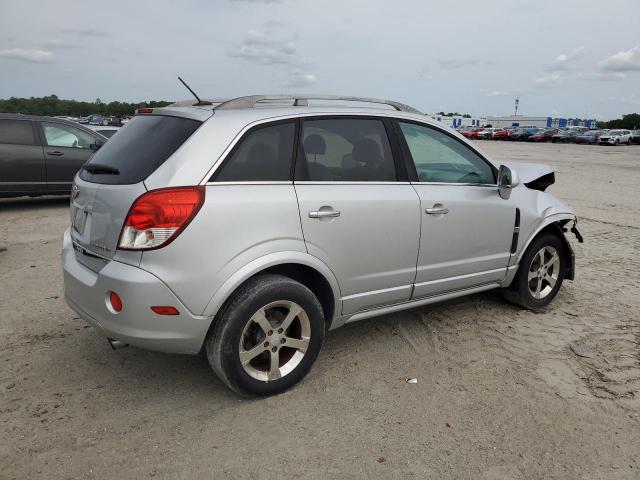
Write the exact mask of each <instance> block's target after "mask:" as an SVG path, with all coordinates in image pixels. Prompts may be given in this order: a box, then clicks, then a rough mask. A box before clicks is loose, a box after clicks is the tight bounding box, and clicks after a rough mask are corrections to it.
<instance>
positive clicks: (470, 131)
mask: <svg viewBox="0 0 640 480" xmlns="http://www.w3.org/2000/svg"><path fill="white" fill-rule="evenodd" d="M482 130H484V128H479V127H474V128H467V129H464V130H462V131H461V132H460V133H461V134H462V135H464V136H465V137H467V138H468V139H469V140H477V139H478V133H480V131H482Z"/></svg>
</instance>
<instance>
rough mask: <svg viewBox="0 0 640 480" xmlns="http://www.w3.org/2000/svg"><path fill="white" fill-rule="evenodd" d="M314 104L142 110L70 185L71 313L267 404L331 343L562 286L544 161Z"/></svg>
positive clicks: (247, 100) (547, 297) (569, 222)
mask: <svg viewBox="0 0 640 480" xmlns="http://www.w3.org/2000/svg"><path fill="white" fill-rule="evenodd" d="M314 98H315V99H317V98H322V99H323V100H325V102H324V104H323V105H322V106H321V107H319V106H315V107H314V106H313V105H311V106H306V105H307V102H308V100H309V98H308V97H304V98H303V97H283V96H278V97H267V96H251V97H242V98H238V99H234V100H230V101H227V102H223V103H219V104H215V105H210V106H209V107H203V106H202V103H203V102H199V105H200V106H198V107H190V106H184V104H183V103H179V104H177V105H173V106H169V107H166V108H153V109H151V108H145V109H141V110H139V111H138V115H137V116H136V117H134V118H133V119H132V120H131V121H130V122H129V124H128V125H127V127H126V128H124V129H123V130H122V131H121V132H119V133H118V134H117V135H115V136H114V137H113V138H112V139H111V140H109V142H107V143H106V144H105V146H104V147H103V148H101V149H100V150H99V151H98V152H97V153H96V155H95V156H94V157H93V158H91V160H90V161H89V162H88V163H87V164H86V165H84V166H83V168H82V170H81V171H80V172H79V173H78V175H76V178H75V183H74V187H73V194H72V202H71V216H70V218H71V219H72V220H71V227H70V229H68V230H67V231H66V232H65V234H64V242H63V248H62V265H63V272H64V293H65V298H66V300H67V302H68V303H69V305H70V306H71V308H73V309H74V310H75V311H76V312H78V314H79V315H80V316H81V317H82V318H84V319H85V320H86V321H88V322H89V323H91V324H92V325H94V327H95V328H96V330H97V331H99V332H102V334H103V335H105V336H106V337H107V338H108V339H110V342H111V344H112V346H114V347H116V348H119V347H122V346H124V345H126V344H131V345H135V346H138V347H142V348H148V349H152V350H158V351H163V352H175V353H189V354H197V353H199V352H201V351H202V352H205V353H206V356H207V358H208V360H209V363H210V364H211V366H212V368H213V370H214V371H215V372H216V373H217V374H218V375H219V377H220V378H221V380H222V381H223V382H224V383H226V384H227V385H228V386H229V387H230V388H232V389H233V390H234V391H236V392H238V393H240V394H242V395H258V396H262V395H270V394H275V393H279V392H282V391H283V390H285V389H287V388H289V387H291V386H293V385H294V384H296V383H297V382H299V381H300V380H301V379H302V378H303V377H304V376H305V375H306V373H307V372H308V371H309V369H310V368H311V365H312V364H313V363H314V361H315V359H316V357H317V355H318V353H319V351H320V348H321V346H322V343H323V339H324V336H325V332H326V331H327V330H330V329H336V328H338V327H340V326H342V325H345V324H347V323H351V322H355V321H358V320H364V319H366V318H370V317H374V316H376V315H384V314H388V313H391V312H395V311H399V310H404V309H408V308H414V307H419V306H423V305H427V304H430V303H433V302H437V301H441V300H448V299H451V298H455V297H459V296H463V295H468V294H471V293H476V292H481V291H485V290H489V289H493V288H496V289H503V291H504V292H505V295H506V296H507V298H508V299H509V300H510V301H512V302H514V303H516V304H518V305H520V306H522V307H524V308H529V309H533V310H536V309H540V308H543V307H545V306H547V305H548V304H549V303H550V302H551V300H552V299H553V298H554V297H555V296H556V294H557V293H558V290H559V289H560V286H561V285H562V283H563V280H565V279H573V277H574V255H573V253H572V250H571V247H570V245H569V243H568V242H567V239H566V238H565V236H564V234H563V230H564V229H568V228H572V229H573V231H574V233H577V230H576V229H575V226H576V225H575V223H576V216H575V212H574V210H573V209H572V208H571V207H569V206H567V205H565V204H564V203H563V202H561V201H560V200H558V199H557V198H555V197H554V196H552V195H549V194H547V193H545V192H544V190H545V189H546V188H547V187H548V186H549V185H550V184H552V183H553V182H554V173H553V170H552V169H551V168H549V167H547V166H544V165H526V164H524V165H521V164H518V165H514V166H509V165H505V164H503V165H499V164H497V163H495V162H493V161H492V160H490V159H489V158H488V157H486V156H485V155H484V154H483V153H482V152H480V151H479V150H478V149H477V148H476V147H475V145H474V143H473V142H470V141H468V140H467V139H465V138H464V137H463V136H462V135H459V134H457V133H455V132H453V131H451V130H450V129H448V128H446V127H443V126H442V125H440V124H439V123H438V122H436V121H433V120H430V119H429V118H428V117H425V116H424V115H423V114H420V112H418V111H417V110H415V109H413V108H411V107H409V106H406V105H403V104H400V103H397V102H391V101H386V100H373V99H364V98H363V99H354V97H347V98H348V99H349V100H357V101H358V102H375V103H381V104H386V105H390V106H391V107H393V108H394V110H391V109H388V108H377V109H374V108H363V107H362V106H359V105H358V106H353V107H344V106H342V105H341V106H339V107H337V108H332V107H331V106H330V105H331V104H330V103H327V100H332V101H334V104H335V103H337V102H339V101H341V100H345V97H311V100H313V99H314ZM285 100H286V101H289V102H290V105H291V106H287V105H284V102H285ZM269 102H272V104H271V105H269ZM273 102H275V104H274V103H273ZM256 105H260V106H261V108H254V107H255V106H256ZM303 105H304V106H303ZM360 105H361V103H360ZM214 112H215V113H214ZM434 158H437V161H436V162H434V161H433V159H434ZM416 194H417V195H416Z"/></svg>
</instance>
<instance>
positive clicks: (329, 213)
mask: <svg viewBox="0 0 640 480" xmlns="http://www.w3.org/2000/svg"><path fill="white" fill-rule="evenodd" d="M339 216H340V211H339V210H320V211H319V212H309V218H335V217H339Z"/></svg>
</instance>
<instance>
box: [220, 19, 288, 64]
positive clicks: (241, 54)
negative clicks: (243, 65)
mask: <svg viewBox="0 0 640 480" xmlns="http://www.w3.org/2000/svg"><path fill="white" fill-rule="evenodd" d="M275 27H276V24H274V23H273V22H270V23H267V24H265V29H264V30H249V31H247V33H246V34H245V36H244V38H243V39H242V43H241V44H240V46H239V47H237V48H236V49H235V50H234V51H232V52H231V53H230V55H231V56H232V57H237V58H242V59H244V60H248V61H252V62H257V63H261V64H263V65H278V64H298V63H300V62H299V59H298V56H297V53H298V52H297V49H296V46H295V44H294V39H295V37H294V36H291V35H289V36H282V34H281V33H280V29H277V28H275Z"/></svg>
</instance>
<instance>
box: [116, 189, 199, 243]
mask: <svg viewBox="0 0 640 480" xmlns="http://www.w3.org/2000/svg"><path fill="white" fill-rule="evenodd" d="M204 192H205V190H204V187H176V188H163V189H160V190H152V191H150V192H147V193H145V194H144V195H142V196H140V197H138V199H137V200H136V201H135V202H134V203H133V205H132V206H131V208H130V209H129V213H128V214H127V218H126V219H125V221H124V225H123V226H122V232H121V233H120V240H119V241H118V248H119V249H121V250H150V249H153V248H160V247H163V246H165V245H167V244H169V243H170V242H171V241H173V240H174V239H175V238H176V237H177V236H178V235H179V234H180V232H181V231H182V230H184V228H185V227H186V226H187V225H188V224H189V222H190V221H191V220H192V219H193V217H194V216H195V215H196V213H198V210H200V207H202V204H203V203H204Z"/></svg>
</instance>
